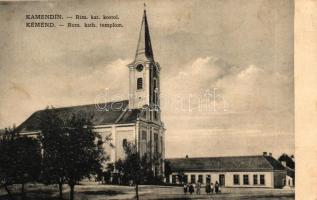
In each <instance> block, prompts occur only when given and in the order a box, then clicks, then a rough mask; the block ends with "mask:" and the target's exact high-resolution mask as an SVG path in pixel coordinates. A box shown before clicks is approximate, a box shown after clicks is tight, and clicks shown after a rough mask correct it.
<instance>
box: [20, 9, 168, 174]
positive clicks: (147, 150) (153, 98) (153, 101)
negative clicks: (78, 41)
mask: <svg viewBox="0 0 317 200" xmlns="http://www.w3.org/2000/svg"><path fill="white" fill-rule="evenodd" d="M127 70H129V97H128V99H127V100H123V101H118V102H107V103H102V104H97V105H96V104H89V105H80V106H71V107H63V108H54V109H55V110H56V112H57V114H58V115H59V116H60V117H61V118H63V119H67V118H70V117H71V116H72V115H73V114H79V113H80V114H82V113H84V114H87V115H90V116H93V119H92V122H93V124H94V130H95V131H96V132H98V133H99V134H100V135H101V136H102V137H103V138H109V137H110V138H111V143H112V145H109V144H104V148H105V151H106V152H107V154H109V156H110V160H109V162H111V163H114V162H115V161H117V160H119V159H120V158H121V159H122V158H124V157H125V152H124V149H123V143H124V142H125V141H130V142H133V143H135V144H136V146H137V150H138V152H139V153H140V155H145V154H147V155H149V156H150V157H151V158H154V157H155V156H160V158H161V159H160V164H158V165H156V166H153V167H152V168H153V171H154V173H155V174H156V175H163V170H164V163H163V160H164V158H165V143H164V142H165V128H164V124H163V122H162V120H161V110H160V71H161V68H160V65H159V63H158V62H155V60H154V55H153V50H152V44H151V38H150V31H149V25H148V21H147V16H146V11H145V10H144V14H143V18H142V24H141V30H140V35H139V40H138V43H137V50H136V53H135V58H134V61H133V62H132V63H131V64H129V65H128V66H127ZM100 108H102V109H100ZM43 113H44V110H40V111H36V112H35V113H33V114H32V115H31V116H30V117H29V118H28V119H26V120H25V121H24V122H23V123H22V124H21V125H19V126H18V127H17V129H18V131H19V132H20V134H21V135H24V136H29V137H36V136H38V135H39V134H41V133H40V130H39V125H40V121H41V116H43Z"/></svg>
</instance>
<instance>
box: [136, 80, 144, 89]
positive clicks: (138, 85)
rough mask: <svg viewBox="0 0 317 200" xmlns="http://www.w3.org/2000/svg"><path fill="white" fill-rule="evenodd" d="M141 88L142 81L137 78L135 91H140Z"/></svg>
mask: <svg viewBox="0 0 317 200" xmlns="http://www.w3.org/2000/svg"><path fill="white" fill-rule="evenodd" d="M142 88H143V79H142V78H138V79H137V89H138V90H141V89H142Z"/></svg>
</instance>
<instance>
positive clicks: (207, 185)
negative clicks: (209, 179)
mask: <svg viewBox="0 0 317 200" xmlns="http://www.w3.org/2000/svg"><path fill="white" fill-rule="evenodd" d="M210 191H211V187H210V184H209V183H206V193H207V194H210Z"/></svg>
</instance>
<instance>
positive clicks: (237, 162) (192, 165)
mask: <svg viewBox="0 0 317 200" xmlns="http://www.w3.org/2000/svg"><path fill="white" fill-rule="evenodd" d="M166 160H167V161H169V163H170V167H171V170H172V171H173V172H177V171H216V172H230V171H231V172H234V171H236V172H238V171H272V170H285V168H284V167H283V165H282V164H281V163H280V162H279V161H277V160H276V159H274V158H273V157H271V156H234V157H202V158H172V159H166Z"/></svg>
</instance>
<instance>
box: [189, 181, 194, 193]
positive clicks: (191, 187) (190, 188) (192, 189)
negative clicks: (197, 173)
mask: <svg viewBox="0 0 317 200" xmlns="http://www.w3.org/2000/svg"><path fill="white" fill-rule="evenodd" d="M193 192H195V191H194V186H193V184H192V183H190V184H189V193H190V194H193Z"/></svg>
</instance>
